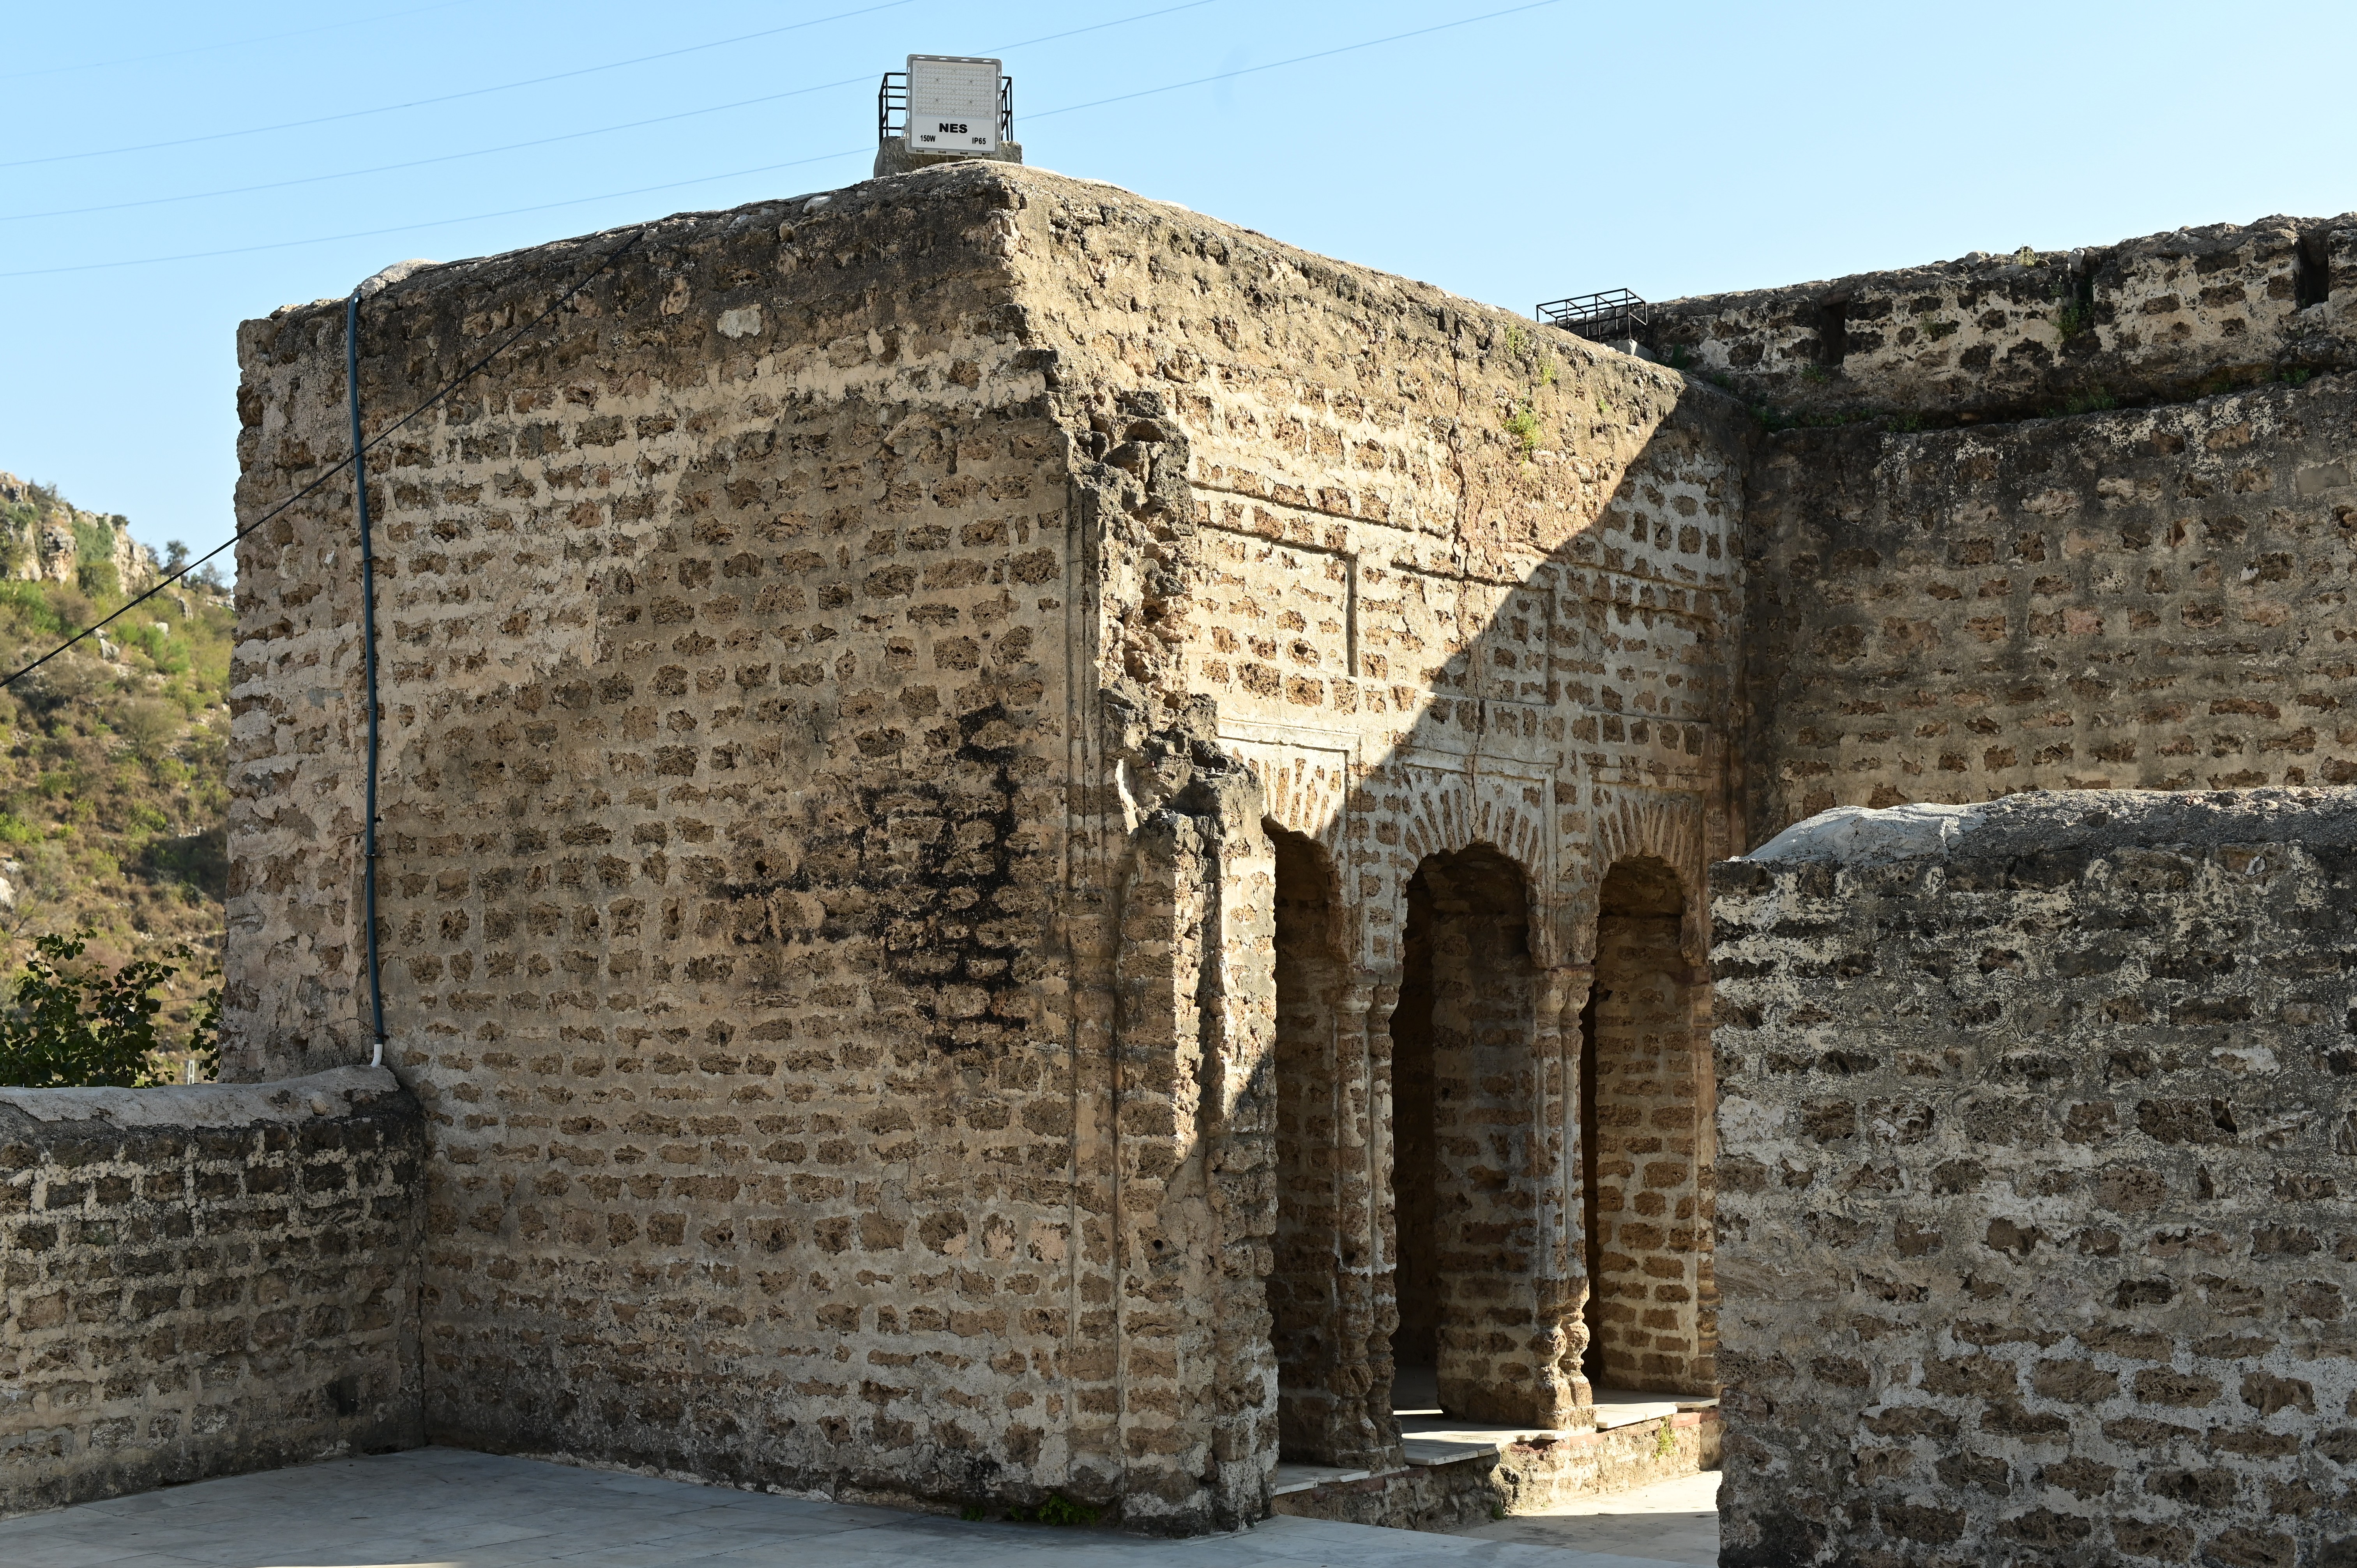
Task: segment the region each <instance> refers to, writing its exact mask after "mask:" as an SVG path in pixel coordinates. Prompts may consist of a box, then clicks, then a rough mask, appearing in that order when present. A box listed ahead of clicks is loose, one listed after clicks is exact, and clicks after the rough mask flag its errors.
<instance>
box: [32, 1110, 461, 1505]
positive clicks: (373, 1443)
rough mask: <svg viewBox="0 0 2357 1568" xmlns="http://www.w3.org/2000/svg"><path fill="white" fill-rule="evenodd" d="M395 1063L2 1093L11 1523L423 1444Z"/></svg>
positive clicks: (415, 1173)
mask: <svg viewBox="0 0 2357 1568" xmlns="http://www.w3.org/2000/svg"><path fill="white" fill-rule="evenodd" d="M424 1144H425V1125H424V1117H423V1114H422V1113H421V1112H420V1109H419V1107H418V1104H417V1101H415V1100H414V1098H412V1097H411V1096H410V1094H409V1093H408V1091H407V1090H404V1089H403V1088H402V1087H401V1086H400V1085H399V1084H398V1083H396V1082H395V1081H394V1080H393V1075H392V1074H391V1073H390V1072H387V1071H385V1070H384V1069H368V1068H357V1069H341V1070H339V1071H334V1072H327V1073H320V1074H317V1075H314V1076H312V1077H309V1078H301V1079H288V1080H284V1081H280V1082H275V1083H264V1084H252V1085H234V1086H232V1085H211V1084H207V1085H196V1086H190V1087H187V1088H167V1089H145V1090H0V1326H5V1336H0V1378H5V1381H6V1383H7V1384H9V1385H10V1386H9V1388H8V1390H7V1392H8V1394H9V1396H10V1397H8V1398H7V1399H6V1400H5V1402H0V1460H5V1463H0V1515H5V1514H13V1513H23V1512H28V1511H31V1510H35V1509H47V1508H56V1507H59V1506H61V1505H63V1504H67V1503H74V1502H83V1501H88V1500H90V1499H92V1498H108V1497H116V1496H121V1495H123V1494H124V1493H129V1492H139V1491H145V1490H148V1489H150V1488H152V1487H159V1486H165V1485H169V1484H173V1483H177V1482H182V1481H194V1480H201V1479H204V1478H205V1477H212V1476H226V1475H235V1474H239V1473H242V1472H245V1471H251V1470H261V1469H269V1468H273V1467H274V1466H282V1465H290V1464H297V1463H301V1462H304V1461H307V1460H314V1459H323V1458H332V1457H336V1456H339V1455H351V1454H368V1453H382V1452H389V1451H392V1450H395V1449H402V1448H411V1447H415V1446H416V1445H418V1444H422V1443H423V1442H424V1441H425V1422H424V1414H423V1401H422V1384H421V1376H422V1374H421V1365H420V1359H419V1351H420V1346H419V1329H418V1320H417V1267H418V1251H417V1249H418V1240H419V1235H420V1227H419V1210H420V1202H419V1195H420V1190H421V1179H420V1178H421V1167H422V1163H423V1159H424Z"/></svg>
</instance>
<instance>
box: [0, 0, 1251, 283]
mask: <svg viewBox="0 0 2357 1568" xmlns="http://www.w3.org/2000/svg"><path fill="white" fill-rule="evenodd" d="M1217 3H1218V0H1186V3H1185V4H1184V5H1166V6H1164V7H1162V9H1160V10H1158V11H1142V12H1140V13H1138V14H1137V15H1136V16H1116V17H1114V19H1113V20H1112V21H1110V22H1092V23H1091V24H1090V25H1089V26H1087V27H1073V28H1071V29H1069V30H1068V31H1065V32H1060V33H1049V34H1048V35H1046V36H1045V37H1043V38H1023V39H1019V40H1017V42H1015V43H1011V44H993V45H991V46H990V52H991V53H994V54H1000V53H1005V52H1006V51H1008V50H1011V49H1020V48H1030V47H1031V46H1032V45H1034V44H1051V43H1054V42H1056V41H1057V40H1059V39H1060V38H1078V37H1079V36H1080V35H1081V34H1082V33H1094V32H1100V31H1102V30H1103V29H1104V28H1106V27H1125V26H1127V25H1128V24H1129V23H1132V22H1145V21H1151V20H1152V19H1153V18H1155V17H1157V16H1169V15H1170V14H1171V13H1172V12H1174V11H1193V10H1198V9H1200V8H1201V7H1202V6H1205V5H1215V4H1217ZM875 80H876V77H875V73H873V72H868V73H866V74H865V75H861V76H848V77H845V78H843V79H842V80H841V81H819V82H813V83H812V84H811V85H810V86H808V87H795V88H789V89H788V90H787V91H783V92H767V93H763V94H762V95H761V96H759V97H758V98H739V99H737V101H736V102H730V103H714V104H710V105H708V106H706V107H705V108H702V109H683V110H681V111H679V112H678V113H674V114H656V115H652V116H651V117H649V118H647V119H644V120H629V121H625V122H624V123H622V124H619V125H599V126H597V127H595V128H594V129H591V130H587V131H566V132H564V133H562V134H558V135H554V136H537V137H534V138H533V139H532V140H531V141H527V142H508V143H504V144H502V145H499V146H496V147H477V148H474V149H472V150H470V151H468V152H463V153H444V154H441V155H439V156H435V157H430V158H411V159H408V160H406V161H404V162H402V163H396V164H377V165H375V166H372V167H369V168H359V169H345V170H342V171H340V172H339V173H336V174H315V175H305V176H302V177H298V178H296V179H279V180H270V181H267V182H265V183H264V184H260V185H240V186H231V187H229V188H225V189H221V190H197V191H181V192H178V193H176V194H174V195H171V196H151V197H145V198H143V199H139V200H136V201H110V202H104V203H101V204H100V205H98V206H95V207H60V208H56V209H51V210H49V211H46V212H6V213H0V223H25V222H30V221H32V220H36V219H42V218H78V217H81V216H83V215H85V214H87V213H91V212H120V211H123V210H124V209H127V208H134V207H162V206H166V205H168V204H170V203H174V202H181V201H205V200H210V199H213V198H216V197H222V196H247V195H251V194H253V192H255V191H263V190H285V189H287V188H290V187H294V186H298V185H320V184H324V183H326V182H328V181H329V180H338V179H358V178H361V177H363V176H366V175H372V174H390V173H393V172H394V171H395V170H399V169H409V168H425V167H428V166H432V165H435V164H447V163H457V162H459V161H460V160H462V159H466V158H481V157H490V156H493V155H495V154H499V153H513V152H522V151H524V150H525V149H527V148H531V147H545V146H548V145H552V144H554V143H556V142H577V141H579V140H581V139H582V138H583V137H586V136H609V135H612V134H616V133H617V132H620V131H637V130H643V129H644V128H645V127H647V126H649V125H663V124H670V123H672V122H673V121H674V120H693V119H695V118H696V117H698V116H699V115H705V114H721V113H726V112H727V111H729V110H731V109H749V108H752V107H754V106H756V105H759V104H762V103H777V102H783V101H784V100H786V99H789V98H802V97H807V96H808V95H810V94H811V93H813V92H824V91H830V90H831V89H834V88H837V87H858V86H863V85H866V84H868V83H872V82H873V81H875ZM825 156H829V157H833V156H838V155H835V154H832V153H830V154H827V155H825ZM809 161H813V162H815V161H817V160H815V159H813V160H809ZM586 199H588V200H595V199H596V198H594V197H591V198H586ZM20 275H23V274H14V273H0V277H14V276H20Z"/></svg>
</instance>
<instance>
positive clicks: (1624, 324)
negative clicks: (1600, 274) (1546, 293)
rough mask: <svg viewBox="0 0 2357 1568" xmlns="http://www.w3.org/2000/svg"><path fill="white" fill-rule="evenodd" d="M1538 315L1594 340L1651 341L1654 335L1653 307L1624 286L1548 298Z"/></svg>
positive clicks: (1553, 323) (1555, 324)
mask: <svg viewBox="0 0 2357 1568" xmlns="http://www.w3.org/2000/svg"><path fill="white" fill-rule="evenodd" d="M1538 318H1539V319H1540V320H1541V321H1544V322H1547V323H1548V324H1550V325H1552V326H1555V327H1560V328H1563V329H1564V330H1565V331H1566V332H1572V333H1577V335H1578V336H1580V337H1582V338H1587V339H1589V340H1590V341H1592V342H1599V343H1600V342H1608V341H1612V340H1615V339H1622V338H1635V339H1636V340H1637V341H1638V342H1640V343H1650V342H1651V341H1652V336H1653V307H1652V306H1650V305H1648V304H1646V303H1645V302H1644V300H1642V299H1641V298H1639V297H1638V296H1637V295H1633V294H1631V293H1630V292H1629V291H1628V290H1627V289H1625V288H1608V289H1604V290H1601V291H1599V292H1598V293H1596V294H1575V295H1571V296H1570V297H1569V298H1568V299H1555V300H1549V301H1548V302H1547V303H1546V304H1544V305H1542V306H1539V308H1538Z"/></svg>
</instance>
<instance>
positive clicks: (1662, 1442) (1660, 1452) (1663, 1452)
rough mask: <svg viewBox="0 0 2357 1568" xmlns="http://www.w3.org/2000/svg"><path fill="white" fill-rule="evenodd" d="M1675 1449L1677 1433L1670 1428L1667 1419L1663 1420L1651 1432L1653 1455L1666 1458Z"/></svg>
mask: <svg viewBox="0 0 2357 1568" xmlns="http://www.w3.org/2000/svg"><path fill="white" fill-rule="evenodd" d="M1677 1451H1678V1434H1676V1433H1674V1432H1673V1431H1671V1430H1670V1423H1668V1422H1667V1421H1663V1423H1662V1424H1661V1425H1660V1426H1659V1427H1658V1428H1656V1429H1655V1430H1654V1433H1653V1457H1654V1458H1656V1459H1666V1458H1668V1457H1669V1456H1670V1455H1673V1454H1674V1453H1676V1452H1677Z"/></svg>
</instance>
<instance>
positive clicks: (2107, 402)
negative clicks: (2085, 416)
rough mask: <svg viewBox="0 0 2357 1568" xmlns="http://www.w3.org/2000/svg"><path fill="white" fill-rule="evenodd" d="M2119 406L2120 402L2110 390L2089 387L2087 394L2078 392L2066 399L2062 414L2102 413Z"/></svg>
mask: <svg viewBox="0 0 2357 1568" xmlns="http://www.w3.org/2000/svg"><path fill="white" fill-rule="evenodd" d="M2119 406H2120V400H2119V399H2117V398H2115V397H2114V396H2113V395H2112V394H2111V392H2110V390H2109V389H2107V388H2104V387H2089V388H2088V389H2087V390H2086V391H2085V392H2077V393H2074V394H2072V396H2070V397H2068V398H2065V399H2064V400H2063V402H2062V412H2063V413H2101V412H2102V411H2103V410H2104V409H2107V408H2117V407H2119Z"/></svg>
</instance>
